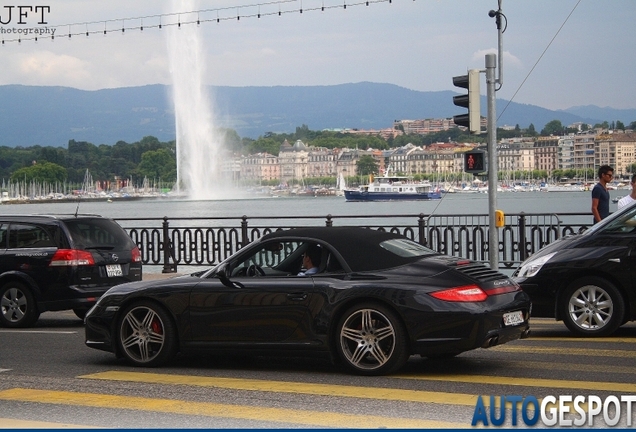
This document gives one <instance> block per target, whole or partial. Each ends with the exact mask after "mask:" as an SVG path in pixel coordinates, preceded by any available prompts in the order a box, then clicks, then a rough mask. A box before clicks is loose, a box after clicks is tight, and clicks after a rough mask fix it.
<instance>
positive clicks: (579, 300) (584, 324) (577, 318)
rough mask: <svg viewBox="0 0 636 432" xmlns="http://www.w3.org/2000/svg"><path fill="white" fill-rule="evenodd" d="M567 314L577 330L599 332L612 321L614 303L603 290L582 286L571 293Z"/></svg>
mask: <svg viewBox="0 0 636 432" xmlns="http://www.w3.org/2000/svg"><path fill="white" fill-rule="evenodd" d="M568 313H569V315H570V319H571V320H572V322H573V323H574V324H576V325H577V326H578V327H579V328H581V329H583V330H599V329H602V328H603V327H605V325H607V323H608V322H609V321H610V319H612V316H613V313H614V303H613V302H612V298H611V297H610V295H609V294H608V293H607V291H605V290H604V289H603V288H601V287H599V286H596V285H584V286H582V287H580V288H579V289H577V290H576V291H574V293H572V296H571V297H570V302H569V304H568Z"/></svg>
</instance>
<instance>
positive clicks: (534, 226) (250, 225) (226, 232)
mask: <svg viewBox="0 0 636 432" xmlns="http://www.w3.org/2000/svg"><path fill="white" fill-rule="evenodd" d="M117 221H118V222H119V224H120V225H121V226H122V227H124V229H125V230H126V232H128V234H129V235H130V236H131V238H132V239H133V241H134V242H135V243H136V244H137V246H138V247H139V249H140V250H141V255H142V262H143V264H144V265H149V266H162V269H161V271H162V272H164V273H172V272H176V271H177V269H178V268H179V266H195V267H196V266H199V267H201V266H203V267H208V266H212V265H216V264H218V263H220V262H221V261H223V260H224V259H225V258H227V257H229V256H230V255H232V254H233V253H235V252H236V251H238V250H240V249H241V248H242V247H244V246H246V245H247V244H249V243H250V242H252V241H254V240H256V239H258V238H260V237H262V236H264V235H266V234H269V233H270V232H273V231H277V230H282V229H290V228H298V227H310V226H328V227H330V226H360V227H365V228H369V229H376V230H383V231H389V232H394V233H399V234H402V235H404V236H406V237H408V238H410V239H411V240H414V241H416V242H418V243H421V244H424V245H427V246H428V247H430V248H431V249H433V250H436V251H438V252H441V253H444V254H447V255H452V256H458V257H463V258H469V259H472V260H475V261H481V262H485V263H488V262H489V256H490V255H489V254H490V253H491V250H490V247H489V244H488V238H489V235H488V230H489V216H488V215H486V214H467V215H456V214H455V215H443V214H441V215H426V214H423V213H420V214H410V215H363V216H360V215H355V216H352V215H326V216H272V217H262V216H259V217H248V216H240V217H214V218H168V217H167V216H164V217H161V218H120V219H117ZM590 225H591V216H590V215H589V214H587V213H585V214H582V213H561V214H546V213H514V214H506V215H505V226H504V227H502V228H497V229H498V230H499V245H498V248H497V253H498V254H499V260H498V261H499V266H500V268H501V269H513V268H515V267H517V266H518V265H519V264H520V263H521V262H522V261H524V260H525V259H526V258H527V257H528V256H530V255H531V254H533V253H534V252H536V251H538V250H539V249H541V248H542V247H543V246H545V245H547V244H549V243H551V242H553V241H555V240H557V239H559V238H561V237H563V236H566V235H571V234H577V233H580V232H582V231H584V230H586V229H587V228H588V227H589V226H590Z"/></svg>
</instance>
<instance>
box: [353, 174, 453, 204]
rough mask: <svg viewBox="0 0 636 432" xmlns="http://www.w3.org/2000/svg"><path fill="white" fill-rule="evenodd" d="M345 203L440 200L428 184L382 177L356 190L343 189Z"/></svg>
mask: <svg viewBox="0 0 636 432" xmlns="http://www.w3.org/2000/svg"><path fill="white" fill-rule="evenodd" d="M344 196H345V199H346V200H347V201H403V200H404V201H406V200H432V199H440V198H441V197H442V194H441V193H440V191H439V190H433V186H432V185H431V184H430V183H429V182H414V181H412V180H410V179H409V178H408V177H400V176H388V175H387V176H383V177H376V178H375V179H372V181H370V182H369V184H367V185H363V186H360V187H359V188H358V189H345V191H344Z"/></svg>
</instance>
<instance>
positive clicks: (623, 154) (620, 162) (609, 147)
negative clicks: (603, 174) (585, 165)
mask: <svg viewBox="0 0 636 432" xmlns="http://www.w3.org/2000/svg"><path fill="white" fill-rule="evenodd" d="M635 162H636V134H634V133H619V132H617V131H613V132H612V133H605V134H601V135H597V136H596V138H595V139H594V164H595V166H596V167H599V166H601V165H610V166H611V167H613V168H614V174H615V175H617V176H619V177H623V176H628V175H629V174H630V172H631V169H629V167H630V166H631V165H632V164H633V163H635Z"/></svg>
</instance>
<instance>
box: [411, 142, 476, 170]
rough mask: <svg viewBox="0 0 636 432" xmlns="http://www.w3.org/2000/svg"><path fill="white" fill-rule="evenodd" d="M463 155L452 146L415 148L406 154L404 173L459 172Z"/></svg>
mask: <svg viewBox="0 0 636 432" xmlns="http://www.w3.org/2000/svg"><path fill="white" fill-rule="evenodd" d="M463 157H464V156H463V153H459V152H457V151H455V150H454V149H453V148H441V147H438V148H426V149H421V148H417V149H416V150H415V151H413V152H411V153H410V154H409V156H408V169H407V171H406V174H408V175H415V174H433V175H439V174H444V173H455V172H460V171H461V170H462V162H463Z"/></svg>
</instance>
